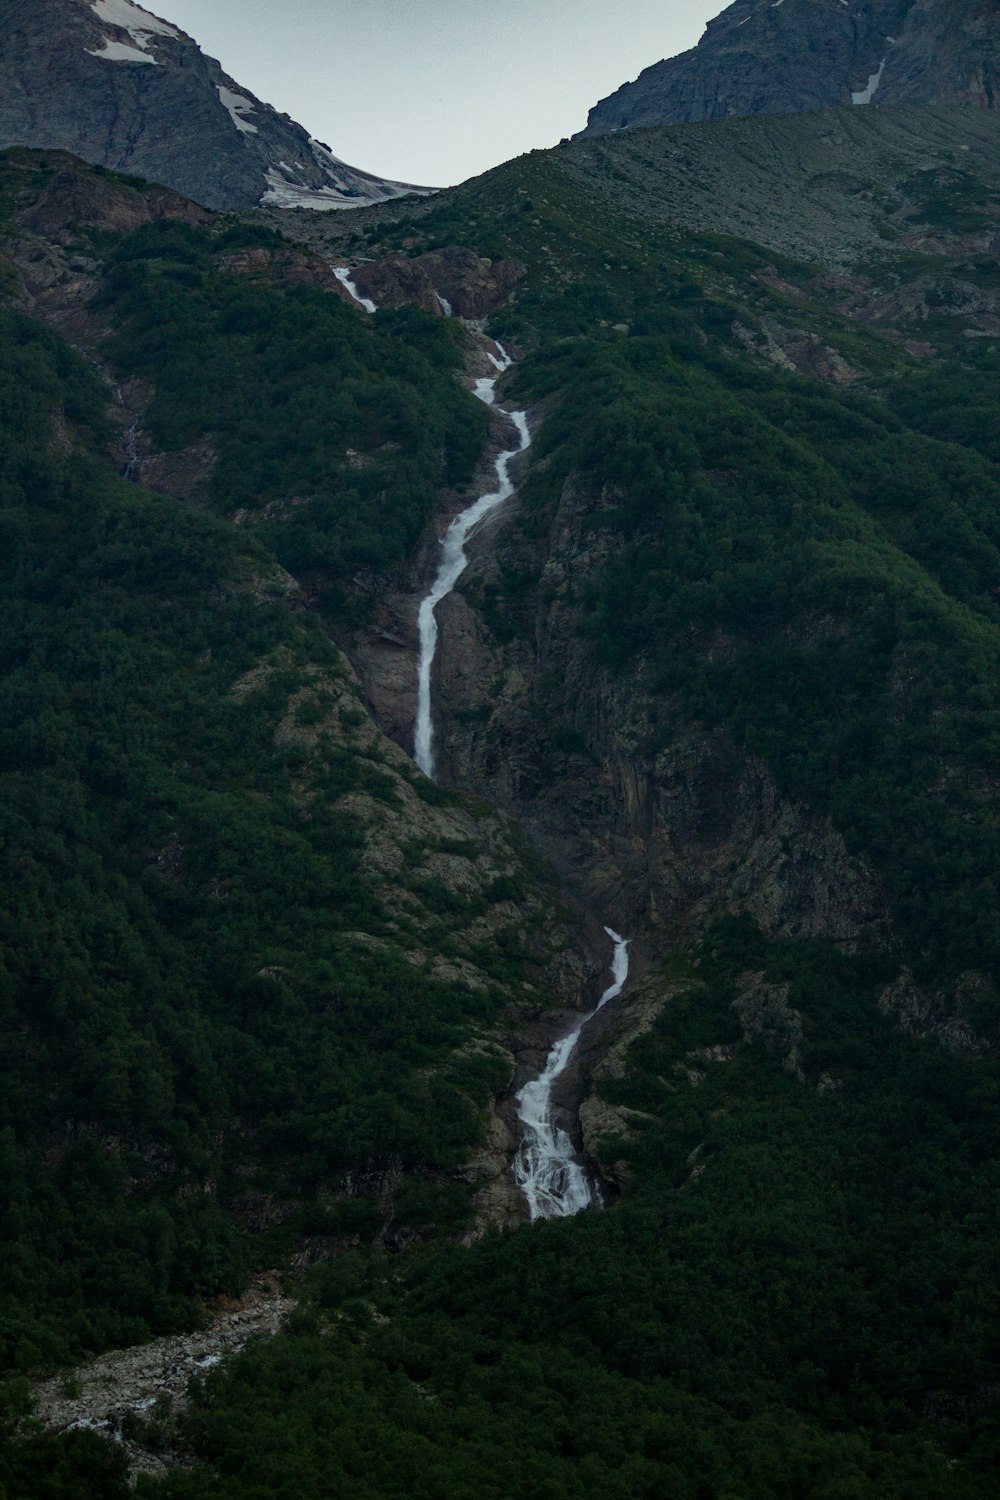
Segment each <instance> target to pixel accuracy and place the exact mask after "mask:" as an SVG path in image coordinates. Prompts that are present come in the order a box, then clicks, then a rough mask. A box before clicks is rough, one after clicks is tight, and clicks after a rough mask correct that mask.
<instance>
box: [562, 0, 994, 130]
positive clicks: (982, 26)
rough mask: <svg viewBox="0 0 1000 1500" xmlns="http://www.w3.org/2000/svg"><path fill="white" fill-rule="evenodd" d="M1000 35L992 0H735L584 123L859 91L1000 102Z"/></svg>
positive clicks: (747, 108)
mask: <svg viewBox="0 0 1000 1500" xmlns="http://www.w3.org/2000/svg"><path fill="white" fill-rule="evenodd" d="M998 44H1000V26H998V21H997V14H996V8H995V7H994V6H993V5H991V4H989V3H987V0H859V3H857V4H851V5H847V3H846V0H778V3H777V4H775V3H774V0H736V3H735V4H733V5H731V6H729V8H728V9H727V10H725V11H723V12H722V14H721V15H720V16H719V17H718V18H717V19H716V20H714V21H712V22H710V23H709V25H708V27H707V29H706V32H705V35H704V37H703V38H702V40H701V42H700V43H699V44H698V46H697V47H696V48H694V49H693V50H692V51H690V52H685V53H683V54H682V55H681V56H679V57H674V58H670V59H668V60H667V61H665V62H660V63H656V64H654V65H653V66H652V67H649V68H647V69H646V70H645V71H644V72H643V73H642V74H640V76H639V78H638V79H636V80H635V82H633V83H627V84H625V85H624V87H622V88H620V89H618V90H617V91H616V92H615V93H614V94H611V95H610V96H609V97H608V98H607V99H603V100H602V101H601V102H600V103H599V104H597V105H596V106H595V107H594V108H593V109H592V110H591V112H590V116H589V119H588V123H587V128H586V130H585V131H584V132H583V134H584V135H603V134H607V133H609V132H613V131H617V130H625V129H630V128H635V127H637V126H649V125H669V124H677V123H681V122H684V121H699V120H714V119H718V118H720V117H724V116H727V115H750V114H783V113H787V112H791V111H796V112H797V111H803V110H815V109H830V108H837V107H839V106H842V105H848V104H851V103H852V102H853V103H854V104H855V105H864V104H870V103H873V102H874V103H877V104H900V103H922V104H974V105H978V106H981V107H984V108H988V109H992V108H993V105H994V98H995V95H996V92H997V86H998V81H1000V80H998V66H997V51H998Z"/></svg>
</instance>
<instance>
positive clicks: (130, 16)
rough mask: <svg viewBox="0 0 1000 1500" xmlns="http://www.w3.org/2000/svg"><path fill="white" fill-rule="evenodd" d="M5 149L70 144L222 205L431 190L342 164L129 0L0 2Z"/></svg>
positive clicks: (323, 202) (0, 134)
mask: <svg viewBox="0 0 1000 1500" xmlns="http://www.w3.org/2000/svg"><path fill="white" fill-rule="evenodd" d="M3 146H33V147H44V148H52V147H55V148H60V149H62V150H66V151H72V152H73V153H74V155H76V156H80V157H82V158H83V159H84V161H88V162H93V163H94V164H95V165H98V166H103V167H111V168H112V169H113V170H114V171H116V172H127V173H130V174H133V175H135V176H140V177H145V178H148V179H149V180H150V181H153V182H161V183H163V184H165V185H166V186H167V187H172V188H176V189H177V190H178V191H179V192H182V193H184V194H186V195H187V196H188V197H190V198H193V199H194V200H195V201H196V202H198V203H203V204H205V205H206V206H207V207H209V208H216V209H240V208H253V207H254V206H255V205H257V204H258V203H261V202H264V203H269V204H274V205H275V206H277V207H286V208H313V209H320V210H324V209H338V208H353V207H357V206H359V205H361V204H365V203H379V202H383V201H384V200H386V199H389V198H398V197H401V196H404V195H405V194H407V193H409V192H413V191H415V192H420V191H427V189H413V188H411V187H409V186H408V185H407V184H406V183H399V182H388V181H386V180H385V179H383V178H380V177H375V176H372V175H371V174H370V173H367V172H362V171H358V170H357V169H355V168H354V167H349V166H346V165H345V163H343V162H342V161H340V160H339V159H338V158H337V157H335V156H334V155H333V154H332V153H331V151H330V150H329V148H328V147H327V146H326V145H324V144H323V143H322V142H320V141H316V140H313V139H312V137H311V136H310V135H309V134H308V132H307V131H306V130H304V129H303V128H302V126H301V125H297V124H296V123H295V122H294V121H293V120H290V119H289V118H288V116H287V115H283V114H279V113H278V111H277V110H275V109H272V108H271V106H270V105H269V104H264V103H263V102H262V101H261V100H260V99H258V98H256V97H255V96H254V95H253V94H251V93H250V92H249V91H248V90H247V89H245V88H242V87H241V86H240V85H239V84H238V83H237V82H236V81H235V80H234V79H232V78H230V77H229V75H228V74H227V73H224V72H223V70H222V68H221V67H220V65H219V64H218V63H217V62H216V61H215V60H214V59H213V58H210V57H206V56H205V55H204V53H203V52H202V51H201V49H200V48H199V47H198V45H197V43H196V42H195V41H194V40H193V39H192V38H191V37H189V36H186V35H185V33H184V32H182V31H180V30H178V28H177V27H176V26H171V25H169V24H168V23H167V22H166V21H161V20H159V19H158V18H157V17H156V16H154V15H152V14H151V13H150V12H149V11H147V10H143V9H142V8H141V7H139V6H137V5H133V4H132V3H131V0H37V3H32V4H30V5H29V4H25V3H22V0H3V4H2V5H0V147H3Z"/></svg>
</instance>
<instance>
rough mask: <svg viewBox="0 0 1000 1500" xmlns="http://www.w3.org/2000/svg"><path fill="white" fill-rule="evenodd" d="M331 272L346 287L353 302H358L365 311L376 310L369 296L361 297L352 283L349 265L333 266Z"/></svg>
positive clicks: (371, 311)
mask: <svg viewBox="0 0 1000 1500" xmlns="http://www.w3.org/2000/svg"><path fill="white" fill-rule="evenodd" d="M333 274H334V276H336V278H337V280H338V281H339V282H340V284H341V286H342V287H346V288H347V290H348V291H349V292H350V294H351V296H352V297H353V298H354V300H355V302H360V304H361V306H362V307H363V308H364V310H365V312H366V313H373V312H378V308H377V307H376V306H375V304H374V302H373V301H372V299H371V298H370V297H362V295H361V293H360V292H359V291H358V289H357V287H356V286H355V285H354V282H353V281H352V280H351V268H350V266H334V267H333Z"/></svg>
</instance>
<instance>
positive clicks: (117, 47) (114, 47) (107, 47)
mask: <svg viewBox="0 0 1000 1500" xmlns="http://www.w3.org/2000/svg"><path fill="white" fill-rule="evenodd" d="M87 51H88V52H89V53H90V55H91V57H99V58H101V60H102V61H103V62H118V63H151V64H152V65H153V67H154V68H155V67H156V66H157V62H156V58H155V57H150V55H149V53H148V52H140V51H139V49H138V48H137V47H130V46H129V45H128V43H127V42H111V41H107V42H105V43H104V46H103V47H102V48H101V50H100V51H99V52H98V51H96V50H95V49H94V48H93V47H88V48H87Z"/></svg>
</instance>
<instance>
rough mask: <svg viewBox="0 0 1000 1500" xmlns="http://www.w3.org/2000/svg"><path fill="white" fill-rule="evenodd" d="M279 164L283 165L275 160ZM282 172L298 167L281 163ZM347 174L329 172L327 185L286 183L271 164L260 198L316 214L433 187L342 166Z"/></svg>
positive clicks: (267, 204)
mask: <svg viewBox="0 0 1000 1500" xmlns="http://www.w3.org/2000/svg"><path fill="white" fill-rule="evenodd" d="M279 166H285V164H284V163H281V162H279ZM285 171H286V172H293V171H297V172H301V171H302V168H301V167H288V166H285ZM346 171H347V174H348V175H347V176H341V177H340V180H339V182H338V181H337V177H338V175H339V174H334V173H333V172H331V173H330V178H331V186H329V187H306V186H305V185H303V184H300V183H297V182H289V181H288V179H287V178H286V177H284V176H282V174H281V172H279V171H275V169H274V168H273V167H272V168H271V170H270V171H269V172H268V174H267V191H266V192H265V194H264V196H263V198H261V200H260V201H261V205H262V206H263V207H266V208H310V209H313V210H314V211H316V212H317V213H329V212H330V211H331V210H332V209H339V208H365V207H367V205H368V204H369V203H385V202H387V201H388V200H389V199H390V198H403V197H405V196H406V194H407V193H421V194H422V195H424V196H426V195H427V194H429V193H431V192H433V191H434V189H433V188H413V187H409V186H408V185H407V184H406V183H403V182H383V181H382V180H381V179H380V178H378V177H369V176H368V174H367V173H366V172H354V171H352V170H351V169H349V168H348V169H346Z"/></svg>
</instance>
